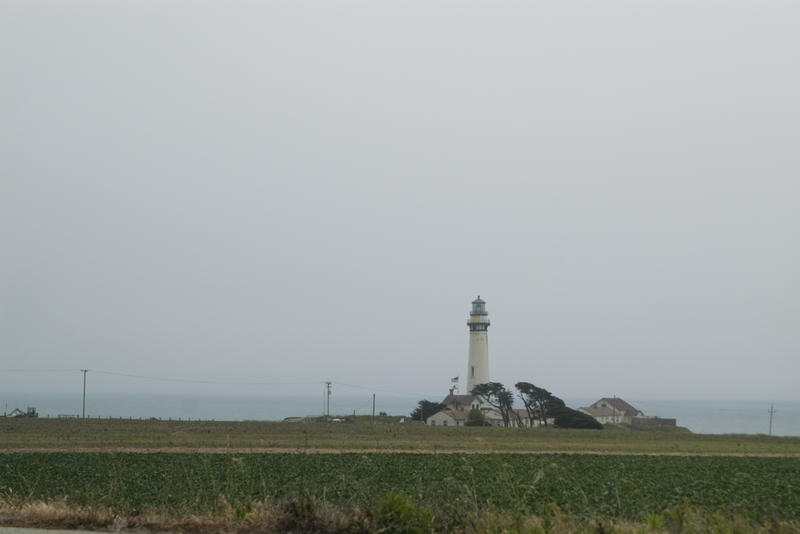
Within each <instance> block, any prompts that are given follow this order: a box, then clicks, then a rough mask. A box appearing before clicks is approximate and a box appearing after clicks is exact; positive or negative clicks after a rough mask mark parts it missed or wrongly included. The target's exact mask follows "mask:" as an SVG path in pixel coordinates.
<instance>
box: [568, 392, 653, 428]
mask: <svg viewBox="0 0 800 534" xmlns="http://www.w3.org/2000/svg"><path fill="white" fill-rule="evenodd" d="M578 411H581V412H583V413H585V414H588V415H591V416H592V417H594V418H595V419H596V420H597V422H598V423H600V424H603V425H605V424H608V423H612V424H627V425H630V424H631V423H632V421H633V418H634V417H643V416H644V413H643V412H642V411H640V410H637V409H636V408H634V407H633V406H631V405H630V404H628V403H627V402H625V401H624V400H622V399H619V398H617V397H614V398H608V397H603V398H602V399H600V400H599V401H597V402H595V403H594V404H592V405H591V406H587V407H585V408H578Z"/></svg>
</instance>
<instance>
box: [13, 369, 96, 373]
mask: <svg viewBox="0 0 800 534" xmlns="http://www.w3.org/2000/svg"><path fill="white" fill-rule="evenodd" d="M78 371H83V369H0V373H75V372H78Z"/></svg>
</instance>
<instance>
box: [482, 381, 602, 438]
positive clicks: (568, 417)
mask: <svg viewBox="0 0 800 534" xmlns="http://www.w3.org/2000/svg"><path fill="white" fill-rule="evenodd" d="M514 387H515V388H516V390H517V396H518V397H519V399H520V400H521V401H522V405H523V406H524V407H525V412H526V413H527V417H528V423H529V425H530V426H534V425H536V424H540V425H545V426H546V425H547V424H548V423H547V420H548V419H553V424H554V425H555V426H556V427H560V428H595V429H600V428H603V425H601V424H600V423H598V422H597V420H595V419H594V417H592V416H590V415H587V414H585V413H582V412H579V411H578V410H573V409H572V408H569V407H567V405H566V404H565V403H564V401H563V400H561V399H560V398H558V397H556V396H555V395H553V394H552V393H550V392H549V391H547V390H546V389H544V388H540V387H537V386H535V385H533V384H531V383H530V382H517V383H516V384H514ZM471 393H472V394H473V395H478V396H480V397H482V398H483V399H484V400H485V401H486V403H488V404H489V405H490V406H492V407H493V408H495V409H496V410H497V411H498V412H500V417H501V418H502V419H503V426H506V427H508V426H510V425H511V422H512V420H513V421H514V422H515V423H516V424H517V426H522V418H521V417H520V415H519V413H518V412H517V411H515V410H514V394H513V393H512V392H511V391H509V390H508V389H506V387H505V386H504V385H503V384H501V383H500V382H489V383H487V384H479V385H477V386H475V387H474V388H473V389H472V391H471Z"/></svg>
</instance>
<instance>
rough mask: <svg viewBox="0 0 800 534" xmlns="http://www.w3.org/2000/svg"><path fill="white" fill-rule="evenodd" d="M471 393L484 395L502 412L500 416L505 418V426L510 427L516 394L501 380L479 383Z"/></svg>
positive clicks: (484, 397) (488, 401)
mask: <svg viewBox="0 0 800 534" xmlns="http://www.w3.org/2000/svg"><path fill="white" fill-rule="evenodd" d="M470 393H472V394H473V395H478V396H479V397H482V398H483V399H484V400H485V401H486V402H487V403H489V404H490V405H491V406H492V407H494V408H495V409H496V410H497V411H498V412H500V417H502V418H503V426H506V427H508V425H509V424H510V423H511V411H512V410H513V409H514V395H513V394H512V393H511V392H510V391H508V390H507V389H506V387H505V386H504V385H503V384H501V383H500V382H488V383H486V384H478V385H477V386H475V387H474V388H472V391H471V392H470Z"/></svg>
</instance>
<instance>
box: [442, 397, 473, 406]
mask: <svg viewBox="0 0 800 534" xmlns="http://www.w3.org/2000/svg"><path fill="white" fill-rule="evenodd" d="M478 399H479V398H478V396H477V395H448V396H446V397H445V398H444V400H443V401H442V404H446V405H448V406H450V405H456V406H470V405H471V404H472V403H473V401H476V400H478Z"/></svg>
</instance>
